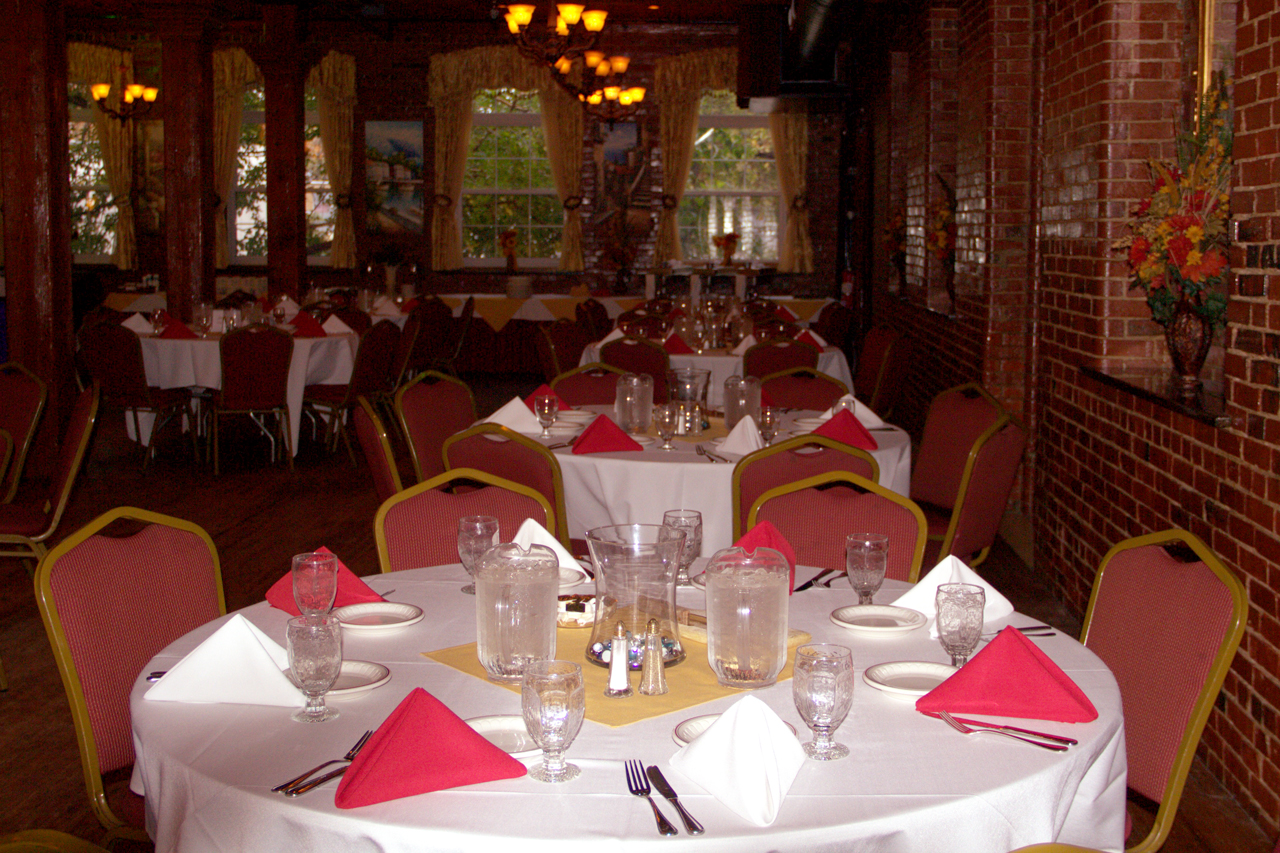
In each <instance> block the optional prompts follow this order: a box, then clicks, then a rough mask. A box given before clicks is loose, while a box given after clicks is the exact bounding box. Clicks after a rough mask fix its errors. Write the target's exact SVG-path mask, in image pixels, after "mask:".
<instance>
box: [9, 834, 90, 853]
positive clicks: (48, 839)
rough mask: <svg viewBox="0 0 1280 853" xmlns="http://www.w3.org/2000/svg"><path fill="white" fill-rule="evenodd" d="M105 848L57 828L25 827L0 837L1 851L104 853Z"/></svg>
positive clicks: (24, 852)
mask: <svg viewBox="0 0 1280 853" xmlns="http://www.w3.org/2000/svg"><path fill="white" fill-rule="evenodd" d="M105 850H106V848H105V847H99V846H98V845H96V844H94V843H93V842H91V841H85V840H84V839H83V838H76V837H75V836H74V835H67V834H66V833H65V832H59V831H58V830H56V829H24V830H23V831H21V832H15V833H12V834H11V835H5V836H3V837H0V853H104V851H105Z"/></svg>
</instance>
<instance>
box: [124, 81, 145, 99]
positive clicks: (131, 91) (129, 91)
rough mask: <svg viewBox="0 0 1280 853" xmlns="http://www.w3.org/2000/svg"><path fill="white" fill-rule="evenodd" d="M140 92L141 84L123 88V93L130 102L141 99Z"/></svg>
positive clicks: (131, 84)
mask: <svg viewBox="0 0 1280 853" xmlns="http://www.w3.org/2000/svg"><path fill="white" fill-rule="evenodd" d="M142 90H143V85H142V84H141V83H130V84H129V85H128V86H126V87H125V90H124V91H125V95H127V96H129V97H130V98H131V99H132V100H137V99H138V98H141V97H142Z"/></svg>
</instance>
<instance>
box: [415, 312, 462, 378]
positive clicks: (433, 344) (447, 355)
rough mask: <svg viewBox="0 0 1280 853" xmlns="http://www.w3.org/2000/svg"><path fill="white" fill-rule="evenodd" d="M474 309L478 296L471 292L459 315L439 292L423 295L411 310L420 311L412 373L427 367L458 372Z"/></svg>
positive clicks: (452, 372) (418, 313)
mask: <svg viewBox="0 0 1280 853" xmlns="http://www.w3.org/2000/svg"><path fill="white" fill-rule="evenodd" d="M474 311H475V297H474V296H468V297H467V301H466V302H465V303H464V304H463V306H462V316H460V317H458V318H457V319H455V318H454V316H453V311H452V310H451V309H450V308H449V306H448V305H446V304H445V303H444V300H442V299H440V297H438V296H432V297H431V298H429V299H424V300H423V301H422V302H420V303H418V305H417V306H416V307H415V308H414V309H413V311H411V312H410V314H417V315H419V318H420V321H421V325H420V327H419V329H418V335H417V340H415V341H414V344H413V350H412V352H411V354H410V356H409V370H410V371H411V372H412V373H413V374H417V373H421V372H422V371H424V370H440V371H443V372H446V373H451V374H454V373H457V366H456V363H455V362H456V361H457V358H458V355H459V353H460V352H461V351H462V345H463V343H464V342H465V340H466V335H467V329H468V327H470V325H471V317H472V315H473V313H474Z"/></svg>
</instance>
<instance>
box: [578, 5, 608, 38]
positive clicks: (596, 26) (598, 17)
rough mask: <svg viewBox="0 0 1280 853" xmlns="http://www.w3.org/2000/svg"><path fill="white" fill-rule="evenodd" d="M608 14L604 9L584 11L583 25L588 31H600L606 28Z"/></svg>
mask: <svg viewBox="0 0 1280 853" xmlns="http://www.w3.org/2000/svg"><path fill="white" fill-rule="evenodd" d="M608 16H609V13H608V12H606V11H604V10H603V9H588V10H587V11H585V12H583V13H582V26H584V27H586V28H587V31H588V32H592V33H598V32H600V31H601V30H603V29H604V19H605V18H607V17H608Z"/></svg>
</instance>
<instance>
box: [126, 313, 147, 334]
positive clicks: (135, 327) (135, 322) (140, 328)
mask: <svg viewBox="0 0 1280 853" xmlns="http://www.w3.org/2000/svg"><path fill="white" fill-rule="evenodd" d="M120 325H121V326H124V327H125V328H126V329H128V330H129V331H131V332H135V333H137V334H139V335H149V334H151V333H152V332H154V331H155V329H153V328H151V321H150V320H148V319H147V318H146V317H143V316H142V315H141V314H130V315H129V316H128V317H125V318H124V319H123V320H121V321H120Z"/></svg>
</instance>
